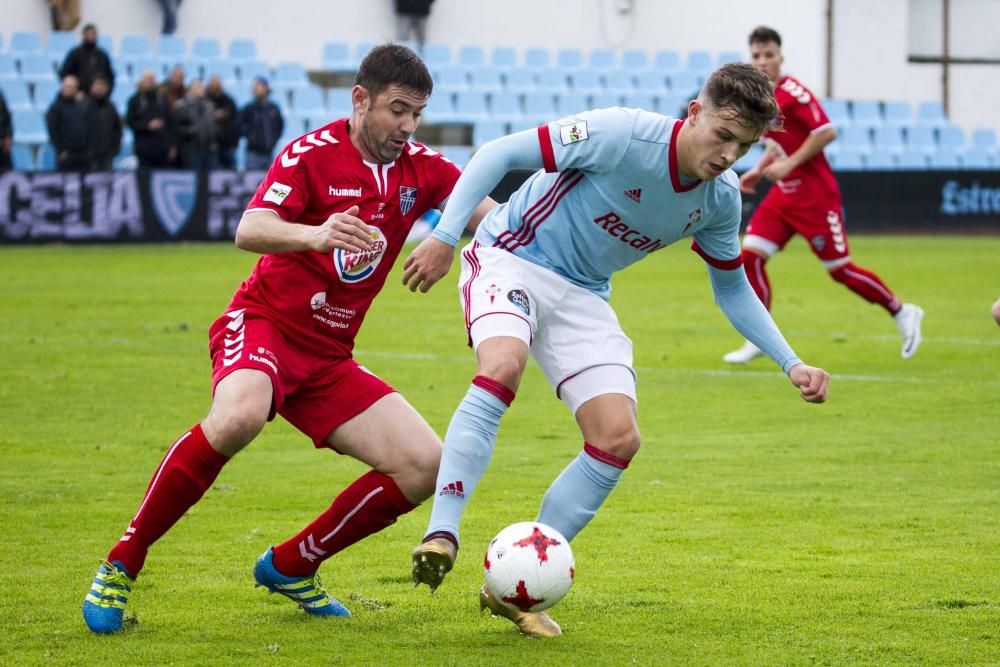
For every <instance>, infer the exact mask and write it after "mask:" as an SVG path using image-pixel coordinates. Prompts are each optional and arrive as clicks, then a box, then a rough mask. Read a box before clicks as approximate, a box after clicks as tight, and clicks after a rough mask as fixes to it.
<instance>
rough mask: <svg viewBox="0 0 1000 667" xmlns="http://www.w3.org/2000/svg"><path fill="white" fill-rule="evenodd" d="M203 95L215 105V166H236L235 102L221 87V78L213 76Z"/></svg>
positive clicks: (231, 167)
mask: <svg viewBox="0 0 1000 667" xmlns="http://www.w3.org/2000/svg"><path fill="white" fill-rule="evenodd" d="M205 96H206V97H207V98H208V99H209V101H211V102H212V106H214V107H215V111H214V112H213V116H214V117H215V141H216V143H217V144H218V152H217V154H216V158H217V164H216V165H215V166H219V167H222V168H223V169H235V168H236V157H235V153H236V144H237V143H239V140H240V133H239V130H238V129H237V127H236V115H237V111H236V103H235V102H234V101H233V98H232V97H230V96H229V95H227V94H226V92H225V91H224V90H223V89H222V79H221V78H220V77H218V76H213V77H212V78H211V79H209V81H208V89H207V90H206V92H205Z"/></svg>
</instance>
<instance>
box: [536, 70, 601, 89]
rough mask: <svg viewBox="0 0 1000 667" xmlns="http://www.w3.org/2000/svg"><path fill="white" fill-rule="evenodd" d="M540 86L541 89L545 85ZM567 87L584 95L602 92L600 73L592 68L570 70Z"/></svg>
mask: <svg viewBox="0 0 1000 667" xmlns="http://www.w3.org/2000/svg"><path fill="white" fill-rule="evenodd" d="M542 87H543V89H544V88H545V86H542ZM569 87H570V90H572V91H573V92H576V93H583V94H585V95H593V94H594V93H602V92H604V83H603V82H602V81H601V75H600V74H598V73H597V70H592V69H580V70H577V71H575V72H570V75H569Z"/></svg>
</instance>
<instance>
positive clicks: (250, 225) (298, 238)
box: [236, 206, 371, 254]
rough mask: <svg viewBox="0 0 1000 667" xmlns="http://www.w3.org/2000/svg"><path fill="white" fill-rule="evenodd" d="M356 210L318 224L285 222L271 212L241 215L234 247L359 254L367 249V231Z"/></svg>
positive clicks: (268, 251)
mask: <svg viewBox="0 0 1000 667" xmlns="http://www.w3.org/2000/svg"><path fill="white" fill-rule="evenodd" d="M357 214H358V207H357V206H352V207H351V208H349V209H347V210H346V211H344V212H342V213H334V214H333V215H331V216H330V217H329V218H327V219H326V221H325V222H324V223H323V224H322V225H302V224H299V223H295V222H286V221H285V220H282V219H281V218H280V217H278V214H277V213H273V212H271V211H264V210H257V211H248V212H246V213H244V214H243V218H242V219H241V220H240V224H239V227H237V228H236V247H237V248H240V249H241V250H249V251H250V252H257V253H261V254H267V253H278V252H302V251H304V250H315V251H316V252H332V251H333V250H336V249H337V248H340V249H342V250H347V251H349V252H360V251H363V250H368V249H370V248H371V229H369V227H368V225H366V224H365V223H364V222H362V220H361V219H360V218H358V217H357Z"/></svg>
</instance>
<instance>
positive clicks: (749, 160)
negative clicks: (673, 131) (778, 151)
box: [670, 114, 764, 174]
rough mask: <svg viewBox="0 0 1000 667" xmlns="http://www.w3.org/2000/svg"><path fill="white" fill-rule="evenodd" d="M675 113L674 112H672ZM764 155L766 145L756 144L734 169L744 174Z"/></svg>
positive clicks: (734, 165) (736, 163)
mask: <svg viewBox="0 0 1000 667" xmlns="http://www.w3.org/2000/svg"><path fill="white" fill-rule="evenodd" d="M670 115H673V114H670ZM763 156H764V147H763V146H762V145H760V144H754V145H753V146H751V147H750V150H748V151H747V152H746V154H745V155H744V156H743V157H741V158H740V159H739V160H737V161H736V162H735V163H734V164H733V171H735V172H736V173H738V174H742V173H743V172H745V171H748V170H749V169H752V168H753V167H755V166H756V165H757V163H758V162H760V159H761V157H763Z"/></svg>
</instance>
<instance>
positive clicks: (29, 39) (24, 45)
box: [9, 31, 42, 60]
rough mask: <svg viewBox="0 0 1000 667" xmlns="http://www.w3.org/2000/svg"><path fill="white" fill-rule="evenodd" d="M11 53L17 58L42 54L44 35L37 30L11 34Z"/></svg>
mask: <svg viewBox="0 0 1000 667" xmlns="http://www.w3.org/2000/svg"><path fill="white" fill-rule="evenodd" d="M9 53H10V55H11V56H12V57H13V58H14V59H15V60H21V59H22V58H23V57H25V56H40V55H42V36H41V35H40V34H39V33H37V32H28V31H18V32H14V33H11V36H10V50H9Z"/></svg>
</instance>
